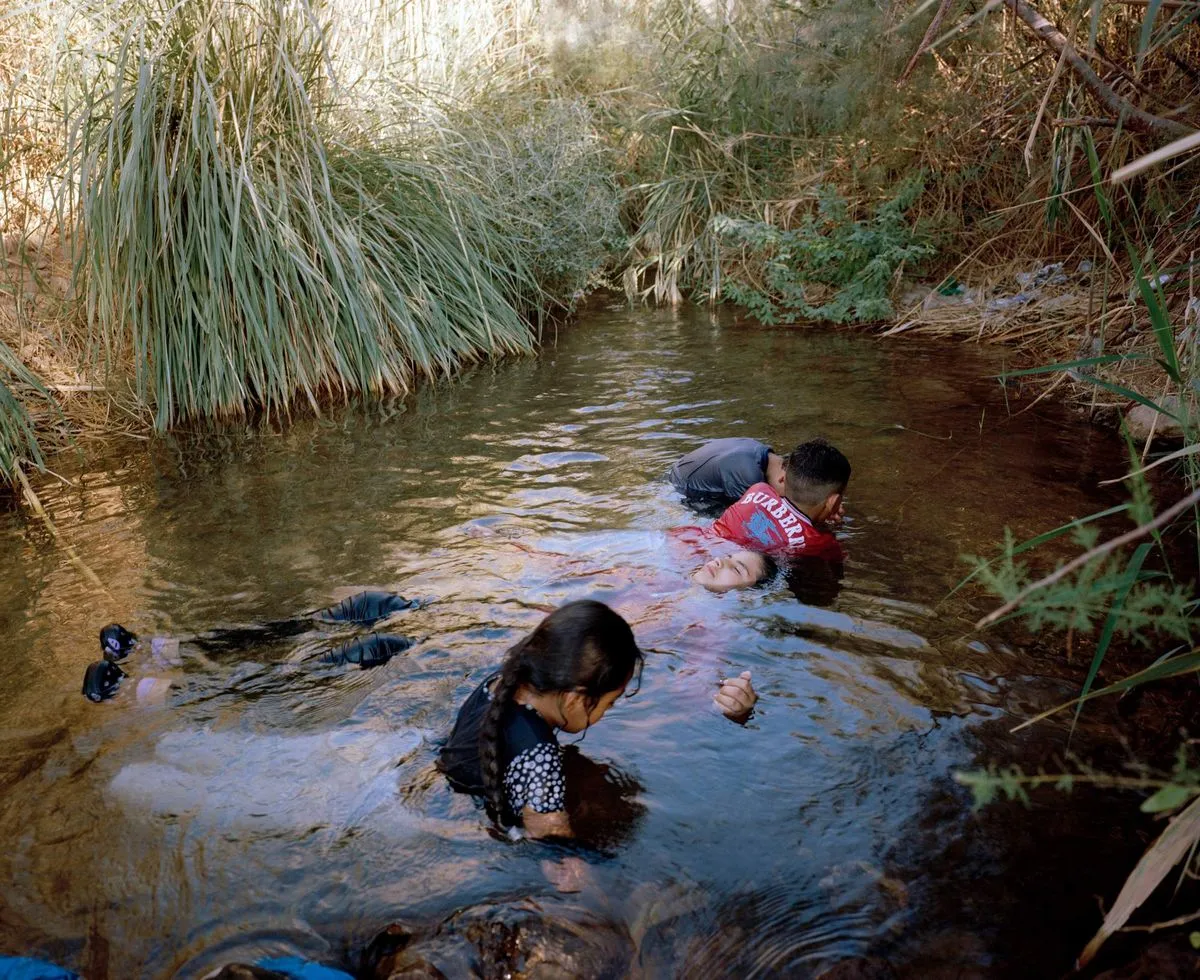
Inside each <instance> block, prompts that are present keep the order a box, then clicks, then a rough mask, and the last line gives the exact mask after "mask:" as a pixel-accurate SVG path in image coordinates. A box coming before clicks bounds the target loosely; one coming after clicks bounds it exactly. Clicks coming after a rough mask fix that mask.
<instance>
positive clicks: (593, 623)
mask: <svg viewBox="0 0 1200 980" xmlns="http://www.w3.org/2000/svg"><path fill="white" fill-rule="evenodd" d="M641 662H642V652H641V650H639V649H638V647H637V643H636V642H635V641H634V638H633V630H631V629H630V628H629V624H628V623H627V622H625V620H624V619H622V618H621V617H620V616H619V615H618V614H617V613H615V612H613V610H612V609H610V608H609V607H608V606H606V605H605V604H604V603H602V602H596V601H594V600H591V599H584V600H581V601H579V602H568V603H567V604H566V605H565V606H560V607H559V608H558V609H556V610H554V612H552V613H551V614H550V615H549V616H547V617H546V618H545V619H543V620H542V621H541V623H539V624H538V627H537V629H535V630H534V631H533V632H532V633H530V634H529V635H528V636H526V637H525V638H524V639H522V640H520V641H519V642H518V643H516V644H515V645H513V646H512V647H511V648H510V649H509V651H508V653H507V654H506V655H505V657H504V663H503V664H502V665H501V667H500V676H499V677H497V679H496V682H495V684H494V685H493V687H492V692H491V694H492V701H491V704H489V705H488V709H487V712H486V714H484V716H483V721H482V723H481V724H480V727H479V762H480V770H481V773H482V775H483V785H484V789H485V791H486V793H487V799H488V803H489V804H490V805H491V808H492V810H493V812H494V815H495V816H496V817H497V818H498V819H501V820H503V817H504V813H505V793H504V774H503V772H502V771H501V768H502V767H501V763H500V722H501V720H502V718H503V717H504V712H505V710H506V709H507V708H508V706H509V704H510V703H511V702H512V700H513V697H514V696H515V695H516V693H517V691H518V689H519V688H520V687H521V686H522V685H523V684H527V685H529V686H530V687H531V688H533V689H534V690H535V691H537V692H539V693H542V694H546V693H550V692H554V691H564V692H566V691H579V692H580V693H582V694H583V695H584V697H585V698H586V699H587V703H588V704H589V706H591V705H595V704H596V702H598V701H599V700H600V699H601V698H602V697H603V696H604V695H605V694H608V693H609V692H611V691H615V690H617V689H618V688H620V687H621V686H622V685H624V684H626V683H628V682H629V680H630V678H632V677H633V675H634V673H635V671H636V670H637V669H638V667H639V666H640V664H641Z"/></svg>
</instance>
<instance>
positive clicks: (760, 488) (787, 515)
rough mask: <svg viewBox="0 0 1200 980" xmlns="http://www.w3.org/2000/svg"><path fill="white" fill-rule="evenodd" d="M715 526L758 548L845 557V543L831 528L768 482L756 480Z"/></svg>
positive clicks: (721, 532) (793, 554) (833, 558)
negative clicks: (822, 525) (815, 521)
mask: <svg viewBox="0 0 1200 980" xmlns="http://www.w3.org/2000/svg"><path fill="white" fill-rule="evenodd" d="M713 530H714V531H715V532H716V533H717V534H718V535H719V536H720V537H722V538H725V539H726V540H727V541H733V542H736V543H737V544H740V545H741V546H742V547H743V548H752V549H753V550H755V551H772V552H779V553H782V554H784V555H785V556H787V557H789V558H796V557H798V556H800V555H807V556H809V557H813V558H824V559H826V560H827V561H841V559H842V557H843V556H842V546H841V545H839V544H838V541H837V538H835V537H834V536H833V535H832V534H830V533H829V532H828V531H822V530H820V529H819V528H817V527H816V526H815V525H814V524H813V522H812V521H810V520H809V519H808V518H807V517H805V516H804V514H802V513H801V512H800V511H799V510H798V509H797V508H796V507H795V506H794V505H793V504H792V503H791V501H789V500H785V499H784V498H783V497H781V496H779V494H777V493H776V492H775V491H774V489H773V488H772V487H771V486H770V485H769V484H766V483H756V484H754V486H752V487H751V488H750V489H749V490H747V491H746V492H745V493H744V494H742V499H741V500H739V501H738V502H737V503H736V504H732V505H730V506H729V507H728V508H727V509H726V511H725V513H724V514H722V515H721V516H720V517H719V518H717V522H716V523H715V524H714V525H713Z"/></svg>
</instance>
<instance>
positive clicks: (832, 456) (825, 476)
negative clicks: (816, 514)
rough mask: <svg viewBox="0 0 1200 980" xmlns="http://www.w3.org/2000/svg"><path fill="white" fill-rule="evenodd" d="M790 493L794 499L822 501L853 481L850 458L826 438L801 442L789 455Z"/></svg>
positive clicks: (839, 491) (799, 501) (809, 502)
mask: <svg viewBox="0 0 1200 980" xmlns="http://www.w3.org/2000/svg"><path fill="white" fill-rule="evenodd" d="M784 480H785V485H786V488H787V495H788V497H789V498H791V499H792V500H793V501H794V502H798V503H806V504H815V503H820V502H821V501H822V500H824V499H825V498H826V497H828V496H829V495H830V494H831V493H841V492H842V491H844V490H845V489H846V484H847V483H849V482H850V460H848V459H847V458H846V457H845V456H844V455H843V454H842V452H841V450H839V449H837V448H836V447H835V446H834V445H833V444H832V443H830V442H828V441H827V440H825V439H810V440H809V441H808V442H802V443H800V445H798V446H797V447H796V448H795V449H793V450H792V451H791V452H790V453H788V456H787V468H786V470H785V476H784Z"/></svg>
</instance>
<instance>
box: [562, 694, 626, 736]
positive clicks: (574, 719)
mask: <svg viewBox="0 0 1200 980" xmlns="http://www.w3.org/2000/svg"><path fill="white" fill-rule="evenodd" d="M627 686H628V685H627V684H622V685H621V686H620V687H619V688H617V689H616V690H615V691H609V692H608V693H607V694H606V695H604V697H602V698H601V699H600V700H599V701H597V702H596V703H595V704H593V705H591V710H590V711H589V710H588V700H587V698H586V697H584V696H583V695H582V694H580V693H579V692H578V691H572V692H571V693H570V694H567V695H564V696H563V700H562V703H561V704H560V706H559V712H560V713H561V714H562V718H563V724H562V725H560V726H559V727H560V728H562V730H563V731H564V732H567V733H568V734H571V735H574V734H576V733H578V732H582V731H583V730H584V729H586V728H588V727H590V726H592V725H594V724H596V722H598V721H599V720H600V719H601V718H603V717H604V714H605V712H607V711H608V709H609V708H611V707H612V706H613V705H614V704H616V703H617V699H618V698H620V697H621V695H622V694H624V693H625V688H626V687H627Z"/></svg>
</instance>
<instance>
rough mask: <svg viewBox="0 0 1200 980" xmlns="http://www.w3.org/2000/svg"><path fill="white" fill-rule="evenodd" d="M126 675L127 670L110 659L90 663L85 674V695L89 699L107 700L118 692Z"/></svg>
mask: <svg viewBox="0 0 1200 980" xmlns="http://www.w3.org/2000/svg"><path fill="white" fill-rule="evenodd" d="M124 676H125V671H123V670H122V669H121V668H120V667H118V666H117V665H116V664H114V663H112V662H111V661H109V660H97V661H96V662H95V663H93V664H88V669H87V672H86V673H85V674H84V675H83V692H82V693H83V696H84V697H85V698H87V699H88V700H89V701H97V702H99V701H106V700H108V699H109V698H111V697H112V696H113V695H114V694H116V693H117V688H119V687H120V686H121V678H122V677H124Z"/></svg>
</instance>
